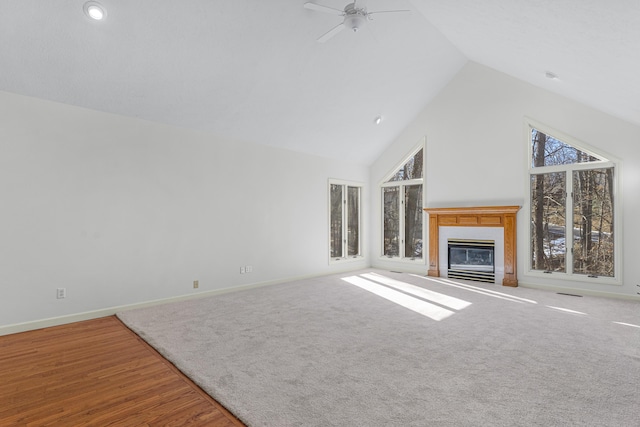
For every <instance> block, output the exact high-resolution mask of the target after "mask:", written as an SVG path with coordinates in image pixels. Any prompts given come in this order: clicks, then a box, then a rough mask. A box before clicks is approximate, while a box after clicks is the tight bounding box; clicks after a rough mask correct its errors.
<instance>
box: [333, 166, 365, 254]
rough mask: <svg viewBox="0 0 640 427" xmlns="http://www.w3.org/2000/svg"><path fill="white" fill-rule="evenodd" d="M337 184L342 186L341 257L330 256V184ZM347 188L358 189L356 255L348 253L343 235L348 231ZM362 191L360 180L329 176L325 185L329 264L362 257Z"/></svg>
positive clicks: (346, 240)
mask: <svg viewBox="0 0 640 427" xmlns="http://www.w3.org/2000/svg"><path fill="white" fill-rule="evenodd" d="M332 185H339V186H342V202H343V209H342V248H341V249H342V256H341V257H333V256H331V252H332V251H331V244H332V239H331V186H332ZM348 188H357V189H358V217H357V218H358V236H359V238H358V254H357V255H348V251H349V248H348V239H346V238H345V237H346V236H347V233H348V226H349V224H348V218H349V208H348V205H349V204H348V201H347V197H348ZM363 193H364V184H362V183H361V182H355V181H346V180H342V179H334V178H329V181H328V185H327V254H328V257H329V264H335V263H344V262H356V261H360V260H362V259H363V258H364V255H363V253H362V239H363V233H362V231H363V226H362V217H363V215H362V206H363V204H362V195H363Z"/></svg>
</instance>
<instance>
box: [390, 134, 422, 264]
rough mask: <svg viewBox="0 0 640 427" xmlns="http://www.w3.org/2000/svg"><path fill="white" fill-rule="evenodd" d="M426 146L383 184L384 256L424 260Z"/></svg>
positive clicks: (413, 153) (391, 174)
mask: <svg viewBox="0 0 640 427" xmlns="http://www.w3.org/2000/svg"><path fill="white" fill-rule="evenodd" d="M423 184H424V146H423V145H422V144H421V145H420V147H419V148H417V149H416V150H415V151H414V152H412V153H411V154H410V155H409V156H408V158H407V159H405V161H404V162H403V163H402V164H401V165H400V166H399V167H398V168H396V169H394V170H393V172H392V173H390V174H389V175H388V177H387V179H386V180H385V181H384V182H383V183H382V184H381V191H382V197H381V200H382V228H383V230H382V231H383V232H382V256H384V257H387V258H399V259H404V260H420V261H422V260H423V259H424V258H423V251H422V247H423V229H424V227H423V221H424V212H423V211H422V209H423V202H422V200H423Z"/></svg>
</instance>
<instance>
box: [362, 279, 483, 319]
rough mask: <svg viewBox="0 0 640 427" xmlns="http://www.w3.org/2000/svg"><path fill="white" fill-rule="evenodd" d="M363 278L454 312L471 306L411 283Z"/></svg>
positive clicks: (460, 300) (468, 303)
mask: <svg viewBox="0 0 640 427" xmlns="http://www.w3.org/2000/svg"><path fill="white" fill-rule="evenodd" d="M361 276H362V277H364V278H366V279H369V280H372V281H375V282H378V283H382V284H383V285H387V286H390V287H392V288H395V289H397V290H399V291H402V292H405V293H407V294H411V295H414V296H416V297H418V298H421V299H425V300H428V301H431V302H434V303H436V304H439V305H443V306H445V307H448V308H451V309H453V310H463V309H465V308H467V307H469V306H470V305H471V303H470V302H469V301H465V300H462V299H459V298H454V297H451V296H449V295H445V294H441V293H439V292H435V291H432V290H429V289H425V288H421V287H420V286H416V285H412V284H410V283H406V282H401V281H399V280H394V279H391V278H389V277H385V276H383V275H381V274H376V273H368V274H361Z"/></svg>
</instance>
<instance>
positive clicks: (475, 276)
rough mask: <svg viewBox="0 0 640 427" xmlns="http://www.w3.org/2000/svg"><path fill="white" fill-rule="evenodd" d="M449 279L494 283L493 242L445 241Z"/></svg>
mask: <svg viewBox="0 0 640 427" xmlns="http://www.w3.org/2000/svg"><path fill="white" fill-rule="evenodd" d="M447 242H448V253H449V262H448V264H449V265H448V272H447V277H449V278H450V279H463V280H474V281H476V282H487V283H495V282H496V270H495V261H494V260H495V241H494V240H469V239H447Z"/></svg>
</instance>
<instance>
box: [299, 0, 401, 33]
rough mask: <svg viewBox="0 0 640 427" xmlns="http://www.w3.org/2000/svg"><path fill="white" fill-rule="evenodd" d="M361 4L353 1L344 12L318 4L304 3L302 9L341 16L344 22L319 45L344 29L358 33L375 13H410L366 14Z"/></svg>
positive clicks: (331, 31)
mask: <svg viewBox="0 0 640 427" xmlns="http://www.w3.org/2000/svg"><path fill="white" fill-rule="evenodd" d="M362 3H363V1H362V0H360V1H358V0H354V2H353V3H349V4H348V5H346V6H345V7H344V10H340V9H335V8H333V7H328V6H322V5H320V4H316V3H311V2H306V3H305V4H304V7H305V8H307V9H311V10H316V11H318V12H325V13H330V14H332V15H338V16H342V17H343V18H344V21H343V22H341V23H340V24H338V25H336V26H335V27H333V28H332V29H330V30H329V31H327V32H326V33H324V34H323V35H321V36H320V37H319V38H318V41H319V42H320V43H324V42H326V41H327V40H329V39H330V38H331V37H333V36H335V35H336V34H338V33H339V32H340V31H342V30H343V29H344V28H345V27H346V28H348V29H350V30H351V31H353V32H356V31H358V30H359V29H360V28H362V27H363V26H364V25H365V24H366V22H367V21H371V20H372V19H373V17H372V16H371V15H374V14H377V13H395V12H411V11H410V10H378V11H375V12H368V11H367V7H366V6H361V4H362Z"/></svg>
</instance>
